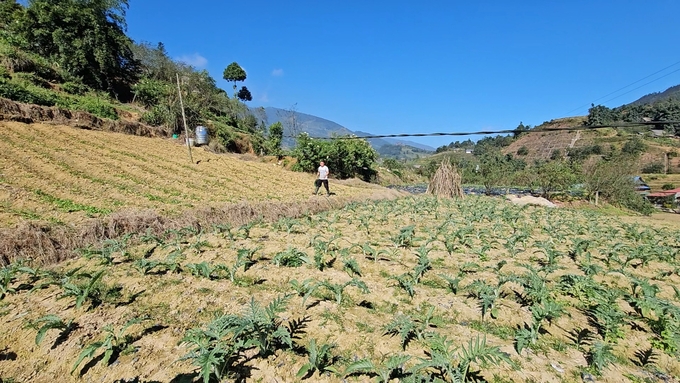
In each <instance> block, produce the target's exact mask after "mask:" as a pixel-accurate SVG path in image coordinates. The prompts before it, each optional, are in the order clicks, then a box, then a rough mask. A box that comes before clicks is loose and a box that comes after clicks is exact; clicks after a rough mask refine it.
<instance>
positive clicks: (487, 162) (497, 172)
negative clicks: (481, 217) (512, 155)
mask: <svg viewBox="0 0 680 383" xmlns="http://www.w3.org/2000/svg"><path fill="white" fill-rule="evenodd" d="M479 161H480V163H479V174H480V176H481V181H482V184H483V185H484V189H485V192H486V194H487V195H489V194H491V191H492V190H493V188H494V187H497V186H500V185H501V184H502V183H503V181H504V180H505V179H506V177H507V176H508V173H509V170H510V166H509V164H508V163H507V161H506V157H505V156H503V155H502V154H500V153H498V152H488V153H486V154H484V155H483V156H482V157H481V158H480V160H479Z"/></svg>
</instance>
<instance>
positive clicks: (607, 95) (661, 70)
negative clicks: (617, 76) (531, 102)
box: [565, 61, 680, 115]
mask: <svg viewBox="0 0 680 383" xmlns="http://www.w3.org/2000/svg"><path fill="white" fill-rule="evenodd" d="M678 64H680V61H678V62H676V63H673V64H671V65H669V66H667V67H665V68H663V69H660V70H658V71H656V72H654V73H652V74H650V75H649V76H645V77H643V78H641V79H639V80H637V81H634V82H632V83H630V84H628V85H626V86H624V87H623V88H620V89H617V90H615V91H613V92H611V93H609V94H606V95H604V96H602V97H600V98H598V99H595V100H593V101H592V102H589V103H588V104H585V105H581V106H579V107H578V108H575V109H572V110H570V111H568V112H567V113H565V115H568V114H569V113H571V112H575V111H577V110H579V109H582V108H583V107H585V106H588V105H590V104H594V103H595V102H596V101H599V100H602V99H603V98H606V97H609V96H611V95H613V94H616V93H617V92H619V91H622V90H624V89H626V88H628V87H629V86H632V85H635V84H637V83H639V82H640V81H642V80H646V79H648V78H650V77H652V76H654V75H655V74H658V73H661V72H663V71H665V70H666V69H668V68H671V67H674V66H676V65H678ZM675 72H677V70H676V71H673V72H671V73H668V74H667V75H665V76H662V77H659V78H657V79H656V80H652V81H650V82H648V83H646V84H644V85H641V86H639V87H637V88H635V89H633V90H637V89H640V88H641V87H643V86H645V85H649V84H651V83H652V82H654V81H657V80H660V79H662V78H664V77H666V76H668V75H670V74H673V73H675ZM633 90H631V91H629V92H626V93H624V94H621V95H619V96H616V97H614V98H612V99H610V100H607V101H605V102H609V101H611V100H614V99H616V98H618V97H621V96H623V95H625V94H628V93H630V92H632V91H633Z"/></svg>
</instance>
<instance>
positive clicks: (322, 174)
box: [319, 165, 328, 180]
mask: <svg viewBox="0 0 680 383" xmlns="http://www.w3.org/2000/svg"><path fill="white" fill-rule="evenodd" d="M319 179H320V180H327V179H328V166H325V165H324V166H319Z"/></svg>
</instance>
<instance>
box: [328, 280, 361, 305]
mask: <svg viewBox="0 0 680 383" xmlns="http://www.w3.org/2000/svg"><path fill="white" fill-rule="evenodd" d="M348 286H353V287H356V288H357V289H359V291H361V292H362V293H364V294H368V293H369V292H370V291H369V289H368V286H366V284H365V283H364V282H363V281H361V280H359V279H356V278H354V279H352V280H350V281H347V282H345V283H333V282H331V281H330V280H329V279H326V280H324V281H322V282H319V284H318V285H317V288H320V287H323V288H325V289H327V290H328V291H330V292H331V294H333V296H334V298H335V303H337V304H341V303H342V300H343V298H344V291H345V289H346V288H347V287H348Z"/></svg>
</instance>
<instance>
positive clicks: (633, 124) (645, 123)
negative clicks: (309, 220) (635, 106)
mask: <svg viewBox="0 0 680 383" xmlns="http://www.w3.org/2000/svg"><path fill="white" fill-rule="evenodd" d="M677 124H680V121H642V122H620V123H617V124H604V125H582V126H573V127H566V128H551V127H546V128H534V129H530V130H519V129H505V130H480V131H477V132H449V133H400V134H376V135H370V136H355V135H350V136H337V137H309V138H312V139H316V140H359V139H370V138H399V137H437V136H472V135H490V134H509V133H530V132H531V133H534V132H554V131H562V132H575V131H577V130H596V129H605V128H630V127H638V126H649V125H652V126H658V125H677ZM285 137H287V138H297V137H295V136H285Z"/></svg>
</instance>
